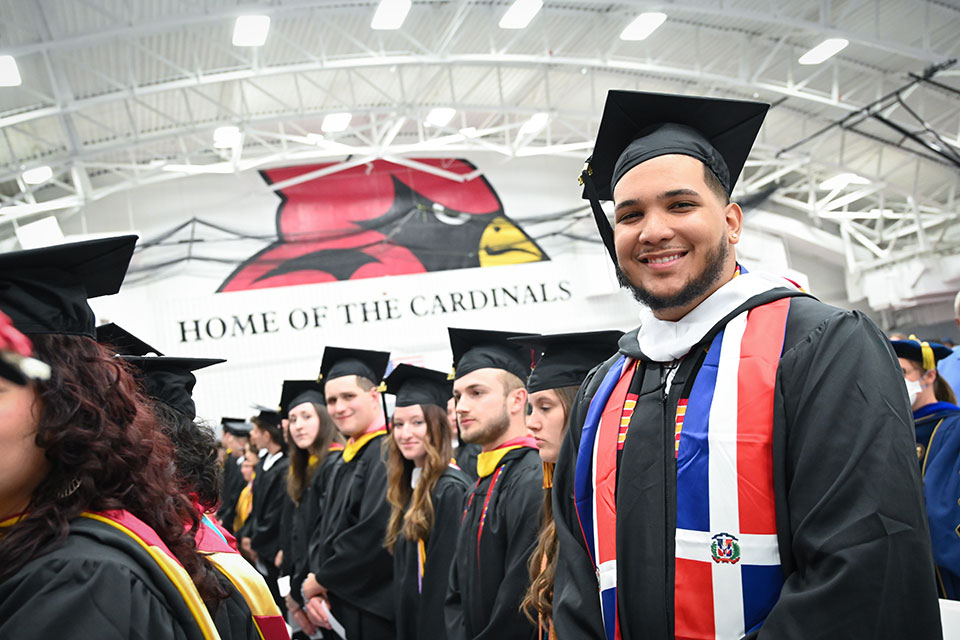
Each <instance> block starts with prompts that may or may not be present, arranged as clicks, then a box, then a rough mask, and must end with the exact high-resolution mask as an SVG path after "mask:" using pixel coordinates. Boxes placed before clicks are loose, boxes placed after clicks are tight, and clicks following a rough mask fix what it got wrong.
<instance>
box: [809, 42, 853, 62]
mask: <svg viewBox="0 0 960 640" xmlns="http://www.w3.org/2000/svg"><path fill="white" fill-rule="evenodd" d="M848 44H850V43H849V42H848V41H847V40H845V39H844V38H827V39H826V40H824V41H823V42H821V43H820V44H818V45H817V46H815V47H814V48H813V49H810V51H807V52H806V53H805V54H803V55H802V56H800V59H799V60H798V61H797V62H799V63H800V64H820V63H821V62H823V61H824V60H827V59H829V58H832V57H833V56H835V55H837V54H838V53H840V52H841V51H843V50H844V49H845V48H846V46H847V45H848Z"/></svg>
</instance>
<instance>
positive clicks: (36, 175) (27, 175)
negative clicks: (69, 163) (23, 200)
mask: <svg viewBox="0 0 960 640" xmlns="http://www.w3.org/2000/svg"><path fill="white" fill-rule="evenodd" d="M52 177H53V169H51V168H50V167H48V166H47V165H43V166H42V167H34V168H33V169H27V170H26V171H24V172H23V181H24V182H26V183H27V184H43V183H44V182H46V181H47V180H49V179H50V178H52Z"/></svg>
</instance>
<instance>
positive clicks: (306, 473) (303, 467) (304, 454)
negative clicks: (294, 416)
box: [287, 402, 343, 506]
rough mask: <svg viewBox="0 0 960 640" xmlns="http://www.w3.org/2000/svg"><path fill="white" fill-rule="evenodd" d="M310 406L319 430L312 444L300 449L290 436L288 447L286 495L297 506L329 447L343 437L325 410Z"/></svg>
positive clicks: (313, 404)
mask: <svg viewBox="0 0 960 640" xmlns="http://www.w3.org/2000/svg"><path fill="white" fill-rule="evenodd" d="M310 405H311V406H312V407H313V408H314V410H315V411H316V412H317V417H318V418H319V419H320V428H319V429H318V430H317V437H316V438H314V439H313V443H311V445H310V446H309V447H308V448H306V449H301V448H300V447H298V446H297V445H296V443H295V442H294V441H293V436H292V435H291V436H290V444H289V447H288V451H289V454H290V472H289V474H288V475H287V494H288V495H289V496H290V498H292V499H293V501H294V503H296V504H297V505H298V506H299V505H300V500H301V499H302V498H303V492H304V490H305V489H306V487H307V485H308V484H310V480H311V479H312V478H313V474H314V473H316V471H317V469H319V468H320V465H321V464H323V461H324V460H325V459H326V457H327V454H328V453H329V452H330V445H331V444H333V443H334V442H342V441H343V437H342V436H341V435H340V432H339V431H337V427H336V426H335V425H334V424H333V419H332V418H331V417H330V414H329V413H328V412H327V408H326V407H324V406H322V405H319V404H317V403H316V402H311V403H310ZM291 408H292V407H291Z"/></svg>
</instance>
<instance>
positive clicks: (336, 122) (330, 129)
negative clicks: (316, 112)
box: [320, 112, 353, 133]
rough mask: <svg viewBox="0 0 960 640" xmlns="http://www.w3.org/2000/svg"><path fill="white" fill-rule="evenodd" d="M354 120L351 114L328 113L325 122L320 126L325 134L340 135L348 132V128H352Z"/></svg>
mask: <svg viewBox="0 0 960 640" xmlns="http://www.w3.org/2000/svg"><path fill="white" fill-rule="evenodd" d="M352 119H353V114H351V113H349V112H342V113H328V114H327V115H326V117H324V119H323V122H322V123H321V124H320V130H321V131H323V132H324V133H338V132H340V131H346V130H347V127H349V126H350V120H352Z"/></svg>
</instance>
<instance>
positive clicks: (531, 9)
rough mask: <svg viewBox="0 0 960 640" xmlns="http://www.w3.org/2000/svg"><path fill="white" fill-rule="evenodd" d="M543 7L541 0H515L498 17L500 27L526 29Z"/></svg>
mask: <svg viewBox="0 0 960 640" xmlns="http://www.w3.org/2000/svg"><path fill="white" fill-rule="evenodd" d="M542 7H543V0H516V2H514V3H513V4H512V5H510V8H509V9H507V12H506V13H505V14H503V17H502V18H500V28H501V29H526V28H527V25H529V24H530V21H531V20H533V18H534V16H536V15H537V13H539V12H540V9H541V8H542Z"/></svg>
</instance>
